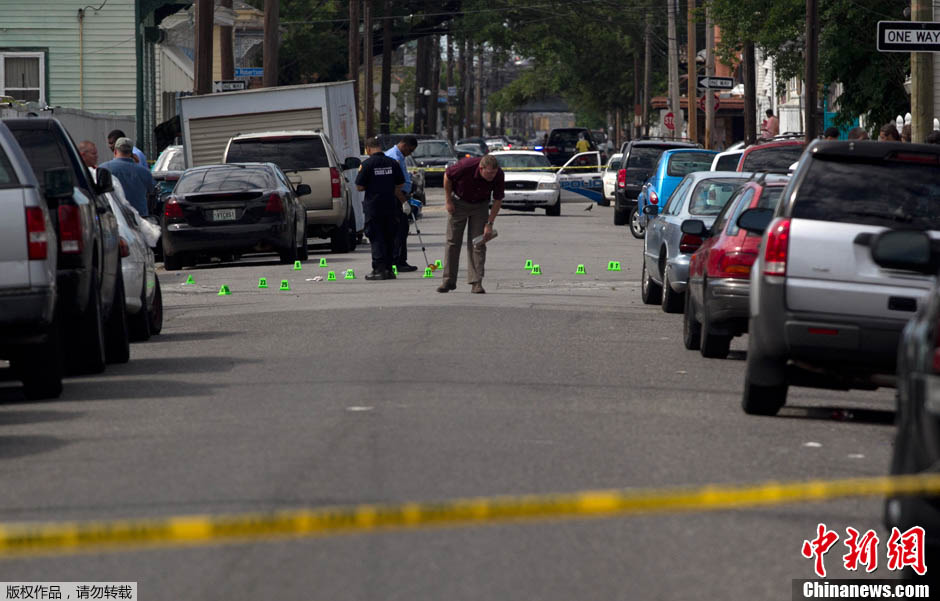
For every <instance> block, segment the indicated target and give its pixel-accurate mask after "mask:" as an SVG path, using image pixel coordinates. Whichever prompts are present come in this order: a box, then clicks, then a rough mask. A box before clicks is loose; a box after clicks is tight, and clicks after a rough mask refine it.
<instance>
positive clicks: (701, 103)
mask: <svg viewBox="0 0 940 601" xmlns="http://www.w3.org/2000/svg"><path fill="white" fill-rule="evenodd" d="M707 97H708V95H707V94H706V95H705V96H702V97H701V98H699V99H698V105H699V107H700V108H701V109H702V110H703V111H704V110H705V99H706V98H707ZM712 98H714V99H715V110H716V111H717V110H718V105H719V104H721V103H720V102H718V96H717V95H714V94H713V95H712Z"/></svg>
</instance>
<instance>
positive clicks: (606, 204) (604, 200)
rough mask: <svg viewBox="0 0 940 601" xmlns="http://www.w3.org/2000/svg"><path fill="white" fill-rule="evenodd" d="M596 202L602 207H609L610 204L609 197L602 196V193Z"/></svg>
mask: <svg viewBox="0 0 940 601" xmlns="http://www.w3.org/2000/svg"><path fill="white" fill-rule="evenodd" d="M598 204H599V205H601V206H602V207H609V206H610V199H609V198H607V197H606V196H603V195H602V196H601V201H600V202H599V203H598Z"/></svg>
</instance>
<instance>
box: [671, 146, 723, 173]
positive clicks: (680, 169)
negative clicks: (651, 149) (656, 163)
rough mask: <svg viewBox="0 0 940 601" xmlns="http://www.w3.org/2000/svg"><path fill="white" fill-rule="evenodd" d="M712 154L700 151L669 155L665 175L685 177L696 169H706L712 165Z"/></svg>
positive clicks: (713, 156)
mask: <svg viewBox="0 0 940 601" xmlns="http://www.w3.org/2000/svg"><path fill="white" fill-rule="evenodd" d="M713 158H715V155H713V154H705V153H702V152H677V153H676V154H673V155H671V156H670V157H669V164H668V165H666V175H671V176H675V177H685V176H686V175H688V174H690V173H695V172H696V171H708V170H709V169H711V167H712V159H713Z"/></svg>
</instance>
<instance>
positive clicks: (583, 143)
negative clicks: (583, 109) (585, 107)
mask: <svg viewBox="0 0 940 601" xmlns="http://www.w3.org/2000/svg"><path fill="white" fill-rule="evenodd" d="M574 149H575V150H576V151H577V152H587V151H588V150H590V149H591V144H590V143H589V142H588V141H587V140H586V139H585V138H584V132H581V133H579V134H578V143H577V144H575V145H574Z"/></svg>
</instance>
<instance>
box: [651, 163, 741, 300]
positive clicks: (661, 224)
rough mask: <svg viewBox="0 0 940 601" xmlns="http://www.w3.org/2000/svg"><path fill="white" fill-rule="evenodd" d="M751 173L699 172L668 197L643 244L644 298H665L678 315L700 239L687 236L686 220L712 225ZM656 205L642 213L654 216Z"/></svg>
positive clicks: (685, 180) (680, 183) (683, 182)
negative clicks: (690, 259)
mask: <svg viewBox="0 0 940 601" xmlns="http://www.w3.org/2000/svg"><path fill="white" fill-rule="evenodd" d="M751 175H752V174H751V173H735V172H733V171H697V172H695V173H690V174H689V175H687V176H685V177H684V178H682V181H681V182H679V185H678V186H676V189H675V191H674V192H673V193H672V195H671V196H670V197H669V201H668V202H667V203H666V206H665V208H664V209H663V212H662V214H660V215H656V217H655V218H653V219H652V220H651V221H650V222H649V224H648V226H647V228H646V236H645V238H644V243H643V272H642V275H641V282H640V283H641V285H640V296H641V298H642V299H643V302H644V303H646V304H648V305H654V304H656V303H659V302H661V303H662V307H663V311H665V312H666V313H679V312H681V311H682V308H683V303H684V302H685V296H684V295H685V289H686V285H687V283H688V279H689V258H690V257H691V256H692V253H694V252H695V251H696V249H697V248H698V247H699V246H700V245H701V243H702V239H701V238H699V237H697V236H690V235H688V234H683V233H682V230H681V227H682V222H683V221H685V220H686V219H692V218H695V219H700V220H702V221H703V222H704V223H705V226H706V227H711V225H712V223H713V222H714V221H715V217H716V216H717V215H718V213H719V212H720V211H721V209H722V208H723V207H724V206H725V203H727V202H728V200H729V199H730V198H731V197H732V196H733V195H734V193H735V192H736V191H737V189H738V188H739V187H740V186H741V185H743V184H744V182H745V181H746V180H747V179H748V178H750V177H751ZM656 209H657V207H656V206H655V205H647V206H646V207H644V211H647V215H649V216H650V217H652V216H653V215H655V211H656Z"/></svg>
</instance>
